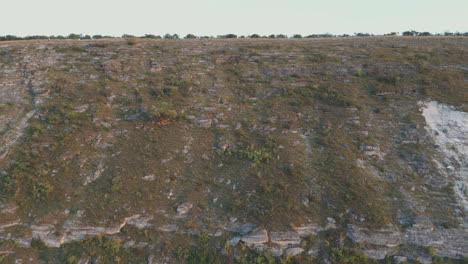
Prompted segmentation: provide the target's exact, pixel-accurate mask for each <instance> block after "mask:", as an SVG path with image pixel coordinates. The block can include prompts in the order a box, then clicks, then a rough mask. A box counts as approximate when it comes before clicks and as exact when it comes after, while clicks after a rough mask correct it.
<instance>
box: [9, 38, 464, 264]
mask: <svg viewBox="0 0 468 264" xmlns="http://www.w3.org/2000/svg"><path fill="white" fill-rule="evenodd" d="M467 46H468V42H467V40H466V38H464V37H425V38H423V37H421V38H404V37H366V38H335V39H307V40H264V39H260V40H252V39H249V40H240V39H239V40H122V39H114V40H93V41H58V40H56V41H18V42H2V43H1V45H0V120H1V122H0V135H1V137H0V177H1V178H0V262H2V263H185V262H186V263H315V262H317V263H374V262H382V263H392V262H394V263H397V262H405V261H408V262H410V263H418V262H419V263H445V262H447V263H463V262H464V261H466V258H467V257H468V246H467V245H466V241H468V232H467V215H466V212H467V205H468V190H467V184H468V171H467V166H466V165H467V158H466V155H467V154H466V153H467V144H468V143H467V122H468V121H467V120H468V116H467V113H466V102H465V101H466V81H467V68H468V66H467V65H466V61H467V55H466V51H467Z"/></svg>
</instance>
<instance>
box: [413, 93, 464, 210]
mask: <svg viewBox="0 0 468 264" xmlns="http://www.w3.org/2000/svg"><path fill="white" fill-rule="evenodd" d="M421 105H422V115H423V116H424V118H425V119H426V123H427V126H426V129H427V131H428V132H429V134H430V135H431V136H432V138H433V139H434V141H435V142H436V143H437V144H438V145H439V147H440V150H441V151H442V154H443V155H444V156H445V163H446V164H447V166H446V168H442V172H445V173H444V174H446V175H448V176H452V177H454V180H455V182H454V185H455V187H454V190H455V193H456V195H457V196H458V198H459V202H460V204H461V205H462V206H463V207H464V209H465V211H468V168H467V152H468V141H467V140H468V132H467V127H468V113H466V112H462V111H456V110H454V109H453V108H451V107H450V106H447V105H444V104H440V103H438V102H436V101H431V102H424V103H421ZM437 163H438V164H441V163H440V162H437Z"/></svg>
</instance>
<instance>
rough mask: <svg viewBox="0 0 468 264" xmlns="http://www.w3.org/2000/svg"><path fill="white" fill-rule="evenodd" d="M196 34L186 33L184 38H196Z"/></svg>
mask: <svg viewBox="0 0 468 264" xmlns="http://www.w3.org/2000/svg"><path fill="white" fill-rule="evenodd" d="M196 38H197V36H195V35H194V34H187V36H185V39H196Z"/></svg>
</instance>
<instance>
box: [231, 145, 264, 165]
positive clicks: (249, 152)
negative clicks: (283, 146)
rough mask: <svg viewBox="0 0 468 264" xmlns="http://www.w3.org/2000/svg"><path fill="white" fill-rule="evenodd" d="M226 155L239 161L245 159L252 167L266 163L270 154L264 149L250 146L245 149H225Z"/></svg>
mask: <svg viewBox="0 0 468 264" xmlns="http://www.w3.org/2000/svg"><path fill="white" fill-rule="evenodd" d="M226 153H227V155H229V156H233V157H237V158H240V159H247V160H249V161H251V162H252V163H253V164H254V165H257V164H260V163H264V162H267V161H268V160H269V159H270V158H271V152H269V151H268V150H266V149H257V148H256V147H255V146H254V145H250V146H249V147H247V149H227V150H226Z"/></svg>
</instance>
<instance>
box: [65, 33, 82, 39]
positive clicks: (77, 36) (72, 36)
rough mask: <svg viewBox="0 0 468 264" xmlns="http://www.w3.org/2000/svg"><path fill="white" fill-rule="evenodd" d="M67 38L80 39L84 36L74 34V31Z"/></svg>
mask: <svg viewBox="0 0 468 264" xmlns="http://www.w3.org/2000/svg"><path fill="white" fill-rule="evenodd" d="M67 38H68V39H80V38H82V35H81V34H74V33H72V34H70V35H68V37H67Z"/></svg>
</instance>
